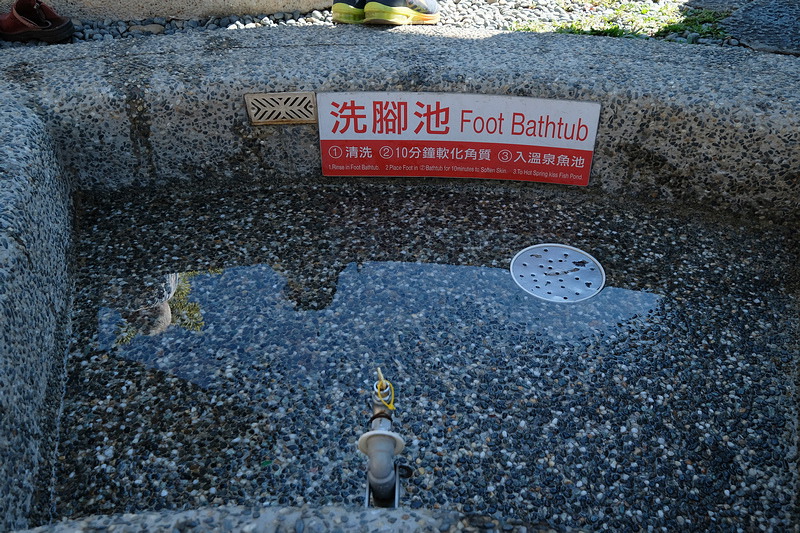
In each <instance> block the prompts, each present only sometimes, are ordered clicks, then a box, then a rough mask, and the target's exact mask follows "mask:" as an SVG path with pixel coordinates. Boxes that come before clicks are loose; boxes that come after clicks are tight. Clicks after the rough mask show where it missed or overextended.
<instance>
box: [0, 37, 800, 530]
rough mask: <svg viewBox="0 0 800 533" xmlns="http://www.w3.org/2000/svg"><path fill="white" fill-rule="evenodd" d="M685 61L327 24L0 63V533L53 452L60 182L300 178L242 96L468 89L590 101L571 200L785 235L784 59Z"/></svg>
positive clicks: (583, 46) (60, 340) (790, 205)
mask: <svg viewBox="0 0 800 533" xmlns="http://www.w3.org/2000/svg"><path fill="white" fill-rule="evenodd" d="M687 48H688V47H682V46H681V45H677V44H672V43H660V42H636V43H633V42H630V41H627V40H622V39H616V40H614V39H602V38H596V37H585V36H563V35H537V34H521V33H511V34H509V33H501V32H491V31H476V30H458V29H453V28H437V27H434V28H394V29H384V28H362V27H337V28H289V29H281V28H277V29H272V30H263V31H246V30H242V31H237V32H235V33H234V32H231V33H214V34H208V35H204V34H202V33H199V34H187V35H175V36H169V37H163V38H158V39H146V40H135V41H132V42H131V41H125V42H121V41H120V42H112V43H85V44H75V45H70V46H53V47H47V48H24V49H11V50H7V51H5V52H4V54H3V55H2V57H0V72H2V73H3V74H2V76H1V77H0V84H2V87H5V88H4V89H0V92H3V93H4V94H3V95H2V96H3V98H2V99H1V100H0V101H2V102H5V103H4V104H2V105H1V106H0V117H2V119H3V122H2V124H3V126H2V127H0V132H2V133H1V134H0V145H2V147H3V148H2V149H3V154H4V156H3V159H2V161H0V182H2V188H0V313H1V314H2V330H0V331H2V336H3V337H2V338H3V344H2V346H0V390H2V391H3V392H2V394H0V407H2V409H0V459H1V461H0V469H1V470H0V475H2V480H0V529H4V528H8V527H11V528H16V527H24V526H25V516H26V513H27V511H28V510H29V509H30V506H31V505H32V502H33V500H34V498H35V487H36V486H37V483H38V482H37V477H41V476H42V475H45V476H46V473H47V465H48V455H49V454H52V449H53V442H54V441H53V438H52V437H53V434H54V420H55V414H56V412H57V408H58V391H59V390H60V387H59V386H58V383H59V380H60V379H61V373H62V371H63V347H64V343H65V342H66V339H67V338H68V333H69V326H68V321H67V320H66V319H65V317H66V316H67V312H68V309H69V298H70V290H69V287H70V285H69V275H68V267H67V265H68V261H67V253H68V247H69V235H70V234H69V232H70V228H71V224H70V218H69V198H68V196H69V187H68V185H67V182H66V181H65V179H66V180H68V182H69V183H71V184H72V188H73V190H84V191H92V190H100V189H106V190H108V189H112V190H114V189H122V188H125V187H128V186H142V187H154V186H156V185H165V184H169V185H170V186H173V187H176V186H177V187H180V186H184V187H186V186H202V183H203V180H214V181H220V180H228V181H229V182H232V183H235V182H237V181H243V180H245V181H252V182H255V183H258V182H259V181H264V180H270V179H283V178H289V179H306V180H314V179H318V178H319V173H320V170H319V168H320V166H319V160H320V154H319V144H318V132H317V130H316V127H315V126H280V127H264V126H259V127H253V126H251V125H250V124H249V122H248V119H247V116H246V111H245V108H244V103H243V95H244V94H245V93H250V92H279V91H343V90H357V91H361V90H364V91H366V90H400V91H439V92H473V93H486V94H508V95H517V96H533V97H540V98H562V99H578V100H590V101H598V102H601V103H602V106H603V107H602V111H601V117H600V130H599V131H598V141H597V146H596V153H595V161H594V166H593V174H592V179H591V182H590V185H589V187H588V189H589V192H595V193H601V194H613V195H617V196H621V197H636V198H649V199H655V200H656V201H662V202H680V203H689V204H705V205H707V206H712V207H713V206H716V207H728V208H737V209H742V210H744V211H746V212H748V213H755V214H766V215H770V216H779V217H789V218H792V219H796V218H797V217H798V214H800V211H799V210H798V201H797V198H798V197H799V196H800V195H799V194H798V193H800V179H799V176H798V169H800V150H798V131H797V128H796V124H797V123H798V122H800V120H799V119H800V117H799V116H798V115H800V95H798V93H797V90H796V88H797V87H798V86H800V69H799V68H798V63H797V60H796V59H795V58H789V57H784V56H775V55H767V54H759V53H755V52H752V51H747V50H740V49H726V48H711V47H702V48H701V47H692V49H691V50H690V51H687ZM23 106H25V107H23ZM28 109H30V110H32V111H28ZM48 138H49V139H52V141H53V146H51V143H50V141H49V140H48ZM59 169H63V174H64V176H63V177H64V178H65V179H62V171H61V170H59ZM498 186H502V184H498ZM526 186H527V185H526ZM530 186H532V187H541V185H538V184H531V185H530ZM39 486H42V485H41V484H39Z"/></svg>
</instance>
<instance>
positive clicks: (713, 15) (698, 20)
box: [654, 9, 730, 39]
mask: <svg viewBox="0 0 800 533" xmlns="http://www.w3.org/2000/svg"><path fill="white" fill-rule="evenodd" d="M729 15H730V13H724V12H719V11H711V10H710V9H703V10H700V11H695V10H689V11H687V12H686V13H684V15H683V17H682V19H681V20H680V21H679V22H676V23H675V24H668V25H666V26H664V27H663V28H661V29H660V30H659V31H658V32H656V34H655V35H654V37H666V36H667V35H669V34H671V33H684V32H686V31H688V32H691V33H699V34H700V37H706V38H715V39H721V38H724V37H726V36H727V34H726V33H725V30H723V29H722V28H721V27H720V26H718V24H717V23H718V22H719V21H720V20H722V19H724V18H725V17H727V16H729Z"/></svg>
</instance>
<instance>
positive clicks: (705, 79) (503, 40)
mask: <svg viewBox="0 0 800 533" xmlns="http://www.w3.org/2000/svg"><path fill="white" fill-rule="evenodd" d="M0 66H2V70H3V72H5V73H6V75H5V77H6V79H7V80H8V82H9V84H10V85H11V86H12V87H13V89H12V90H13V93H14V94H16V95H24V96H21V97H20V99H21V100H24V101H25V103H26V105H28V106H30V107H32V108H34V109H37V110H38V112H39V113H40V115H41V117H42V119H43V120H44V121H45V124H46V127H47V129H48V130H49V131H50V133H51V135H52V137H53V139H55V140H56V142H57V144H58V151H59V154H60V158H61V161H62V163H63V165H64V168H65V170H66V171H67V172H68V173H69V175H70V177H71V178H72V179H73V180H74V181H75V183H76V186H77V187H78V188H80V189H85V190H91V189H97V188H100V189H109V188H112V189H113V188H120V187H126V186H130V185H142V186H151V185H154V184H157V183H178V182H180V183H185V184H189V183H193V182H197V181H198V180H202V179H214V180H219V179H228V180H233V181H238V180H256V181H258V180H263V179H271V178H275V177H277V176H285V177H306V178H313V177H315V176H318V175H319V173H320V171H319V147H318V142H317V136H318V132H317V130H316V127H315V126H297V127H277V126H257V127H253V126H251V125H250V124H249V122H248V120H247V117H246V113H245V107H244V103H243V95H244V94H245V93H248V92H273V91H298V90H299V91H342V90H377V91H380V90H390V89H391V90H403V91H442V92H475V93H486V94H511V95H521V96H535V97H541V98H564V99H577V100H591V101H597V102H601V103H602V105H603V108H602V113H601V117H600V130H599V132H598V141H597V147H596V157H595V162H594V168H593V177H592V180H591V183H590V189H591V190H595V191H599V192H602V193H603V194H614V195H620V196H625V197H639V198H655V199H657V200H663V201H667V202H676V201H677V202H682V203H692V204H700V203H702V204H706V205H711V206H722V207H734V208H737V209H746V210H747V211H750V212H756V213H772V214H775V215H777V216H791V217H795V216H797V214H798V201H797V198H798V196H799V194H800V179H799V177H798V169H800V160H799V159H800V155H799V151H798V149H797V142H798V132H797V128H796V124H797V123H798V121H799V120H800V116H799V115H800V96H798V93H797V90H796V88H797V87H798V86H800V68H799V67H798V63H797V60H796V59H794V58H790V57H783V56H776V55H766V54H760V53H755V52H752V51H748V50H742V49H731V48H713V47H699V46H692V47H689V46H685V45H680V44H676V43H664V42H652V41H646V42H642V41H632V40H626V39H610V38H598V37H587V36H565V35H553V34H530V33H527V34H526V33H503V32H491V31H475V30H469V31H467V30H457V29H451V28H444V27H433V28H394V29H382V28H370V27H334V28H314V27H312V28H286V29H282V28H279V29H271V30H266V29H264V30H253V31H248V30H242V31H235V32H233V31H229V32H213V33H198V34H187V35H175V36H169V37H164V38H157V39H143V40H136V41H127V40H126V41H119V42H113V43H108V44H106V43H97V44H94V43H86V44H83V45H70V46H57V47H48V48H47V49H22V50H8V51H7V52H6V53H5V54H4V55H3V57H2V58H0ZM322 112H324V110H323V111H322ZM532 186H535V185H532Z"/></svg>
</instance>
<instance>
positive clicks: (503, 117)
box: [317, 92, 600, 185]
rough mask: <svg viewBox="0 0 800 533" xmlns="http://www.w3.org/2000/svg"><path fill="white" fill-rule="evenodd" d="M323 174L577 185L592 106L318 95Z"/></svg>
mask: <svg viewBox="0 0 800 533" xmlns="http://www.w3.org/2000/svg"><path fill="white" fill-rule="evenodd" d="M317 107H318V114H319V129H320V142H321V148H322V170H323V174H324V175H326V176H408V177H411V176H415V177H463V178H495V179H512V180H525V181H539V182H547V183H561V184H568V185H587V184H588V183H589V171H590V169H591V164H592V154H593V151H594V141H595V136H596V133H597V126H598V123H599V117H600V104H598V103H594V102H577V101H567V100H543V99H538V98H524V97H512V96H491V95H479V94H442V93H392V92H388V93H381V92H367V93H318V94H317Z"/></svg>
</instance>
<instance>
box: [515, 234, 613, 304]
mask: <svg viewBox="0 0 800 533" xmlns="http://www.w3.org/2000/svg"><path fill="white" fill-rule="evenodd" d="M511 275H512V276H513V277H514V281H516V282H517V285H519V286H520V287H522V289H523V290H525V292H527V293H529V294H532V295H533V296H536V297H537V298H541V299H543V300H548V301H550V302H579V301H581V300H585V299H587V298H591V297H592V296H594V295H596V294H597V293H599V292H600V291H601V290H602V288H603V285H605V283H606V273H605V271H604V270H603V267H602V266H600V263H598V262H597V259H595V258H594V257H592V256H591V255H589V254H587V253H586V252H584V251H583V250H579V249H577V248H573V247H572V246H567V245H566V244H537V245H535V246H531V247H529V248H525V249H524V250H522V251H521V252H519V253H518V254H517V255H516V256H514V259H513V260H512V261H511Z"/></svg>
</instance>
